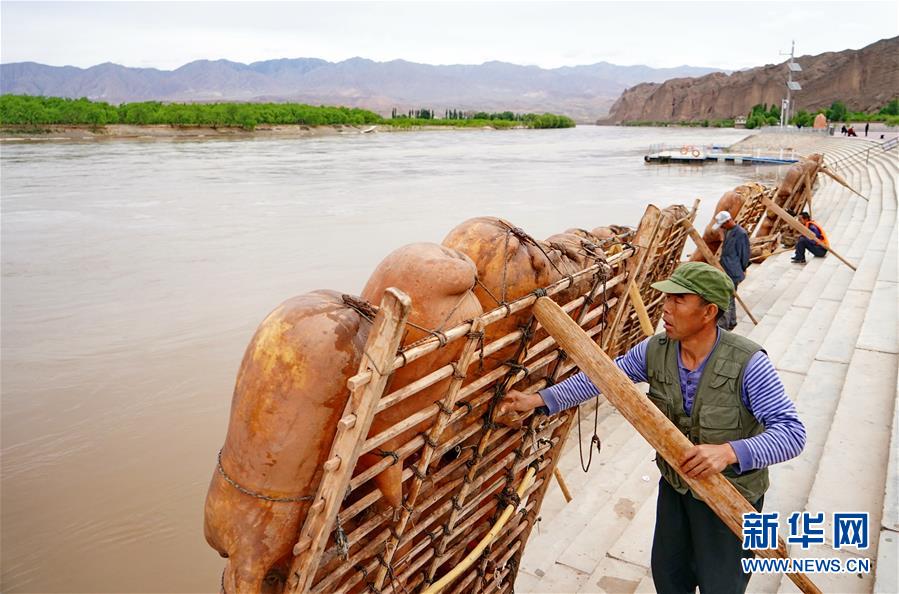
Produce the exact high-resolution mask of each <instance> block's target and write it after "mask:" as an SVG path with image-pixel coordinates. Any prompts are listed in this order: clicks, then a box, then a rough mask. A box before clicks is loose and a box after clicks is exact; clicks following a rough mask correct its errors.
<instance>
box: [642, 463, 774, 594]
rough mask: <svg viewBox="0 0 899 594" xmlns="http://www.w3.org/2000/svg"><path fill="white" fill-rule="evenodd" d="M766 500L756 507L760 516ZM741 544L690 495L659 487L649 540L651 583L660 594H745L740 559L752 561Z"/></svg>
mask: <svg viewBox="0 0 899 594" xmlns="http://www.w3.org/2000/svg"><path fill="white" fill-rule="evenodd" d="M764 499H765V498H764V496H763V497H762V498H761V499H759V501H758V502H757V503H756V504H755V505H754V507H755V508H756V510H758V511H762V504H763V503H764ZM751 556H752V553H751V552H750V551H744V550H742V541H741V540H740V538H738V537H737V536H736V535H735V534H734V533H733V532H731V531H730V530H729V529H728V528H727V526H726V525H725V524H724V522H722V521H721V520H720V519H719V518H718V516H716V515H715V512H713V511H712V509H711V508H710V507H709V506H708V505H706V504H705V503H703V502H702V501H699V500H698V499H696V498H695V497H693V495H691V494H690V492H689V491H688V492H687V493H685V494H684V495H681V494H680V493H678V492H677V491H675V490H674V488H673V487H672V486H671V485H669V484H668V481H666V480H665V479H664V478H663V479H662V480H661V481H660V482H659V499H658V504H657V506H656V529H655V535H654V536H653V539H652V579H653V581H654V582H655V587H656V591H657V592H658V593H659V594H687V593H693V592H695V591H696V587H697V586H699V591H700V592H701V593H703V594H743V592H745V591H746V585H747V584H748V583H749V578H750V577H751V574H748V573H743V566H742V565H741V563H740V558H742V557H747V558H748V557H751Z"/></svg>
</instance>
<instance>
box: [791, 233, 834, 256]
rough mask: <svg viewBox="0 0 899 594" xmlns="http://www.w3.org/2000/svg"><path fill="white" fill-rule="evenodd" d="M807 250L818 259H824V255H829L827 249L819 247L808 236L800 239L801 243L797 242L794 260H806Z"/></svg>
mask: <svg viewBox="0 0 899 594" xmlns="http://www.w3.org/2000/svg"><path fill="white" fill-rule="evenodd" d="M805 250H808V251H810V252H811V253H812V255H813V256H816V257H818V258H823V257H824V254H826V253H827V248H826V247H824V246H823V245H818V244H817V243H815V242H814V241H812V240H811V239H809V238H808V237H806V236H804V235H803V236H802V237H800V238H799V241H797V242H796V255H795V256H794V258H796V259H797V260H805Z"/></svg>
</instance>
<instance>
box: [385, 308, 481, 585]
mask: <svg viewBox="0 0 899 594" xmlns="http://www.w3.org/2000/svg"><path fill="white" fill-rule="evenodd" d="M483 329H484V328H483V325H482V322H481V320H479V319H477V318H476V319H475V320H474V321H473V322H472V323H471V332H470V333H469V338H468V340H467V341H466V343H465V346H463V347H462V353H461V354H460V355H459V360H458V361H457V363H456V365H455V372H454V373H453V381H451V382H450V385H449V387H448V388H447V391H446V395H445V396H444V397H443V402H442V406H441V407H440V412H439V413H438V415H437V420H436V421H435V422H434V424H433V425H432V426H431V430H430V431H428V439H426V440H425V446H424V448H423V451H422V453H421V456H420V458H419V461H418V473H417V474H416V476H415V478H414V479H413V480H412V485H411V486H410V487H409V493H408V494H407V495H406V501H405V504H404V505H403V507H402V509H401V511H400V517H399V520H398V521H397V522H396V525H395V526H394V530H393V531H392V533H391V536H390V540H388V541H387V545H386V561H385V563H384V564H382V565H381V567H380V569H378V575H377V577H375V588H376V589H378V590H380V589H381V587H382V586H383V585H384V580H385V579H386V578H387V568H388V567H390V563H391V562H393V557H394V555H395V554H396V551H397V548H398V547H399V543H400V540H401V539H402V537H403V533H404V532H405V531H406V526H407V525H408V523H409V519H410V518H411V517H412V509H413V508H414V507H415V504H416V503H417V502H418V495H419V494H420V493H421V487H422V484H423V483H424V477H425V476H426V475H427V473H428V468H429V467H430V465H431V460H432V459H433V456H434V452H435V451H436V449H437V444H438V442H439V441H440V438H441V437H442V436H443V431H444V429H446V426H447V425H448V424H449V417H450V415H451V414H452V412H451V411H453V410H454V409H455V406H456V399H457V398H458V396H459V390H461V389H462V382H463V381H465V376H466V374H467V373H468V367H469V365H471V362H472V361H473V360H474V356H475V353H476V352H477V348H478V341H479V340H483V336H484V335H483Z"/></svg>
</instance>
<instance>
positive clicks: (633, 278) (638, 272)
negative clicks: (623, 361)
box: [602, 212, 662, 349]
mask: <svg viewBox="0 0 899 594" xmlns="http://www.w3.org/2000/svg"><path fill="white" fill-rule="evenodd" d="M655 214H656V216H657V217H658V218H657V219H656V222H655V224H654V225H653V227H652V232H651V233H650V234H649V241H648V242H646V245H645V246H639V247H641V248H642V249H643V253H642V254H640V259H639V260H638V261H637V265H636V266H635V267H634V269H633V272H632V273H631V275H630V278H629V279H628V281H627V288H626V289H625V292H624V295H629V294H630V292H631V287H636V286H637V280H638V278H641V277H642V276H643V266H644V265H645V264H646V260H647V259H648V257H649V252H651V251H652V250H654V249H655V247H656V245H655V241H656V236H657V235H658V233H659V228H660V227H661V226H662V214H661V212H656V213H655ZM644 216H645V215H644ZM637 232H638V233H639V229H638V230H637ZM626 309H627V299H624V298H622V299H621V303H619V304H618V307H617V309H616V310H615V318H614V320H613V321H612V325H611V326H610V327H609V333H608V334H607V335H606V336H605V344H603V345H602V346H603V348H605V349H607V348H609V346H610V345H611V344H612V340H613V337H614V336H615V332H616V331H617V330H618V325H619V324H621V319H622V318H623V317H624V311H625V310H626Z"/></svg>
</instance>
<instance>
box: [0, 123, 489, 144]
mask: <svg viewBox="0 0 899 594" xmlns="http://www.w3.org/2000/svg"><path fill="white" fill-rule="evenodd" d="M424 130H428V131H434V130H441V131H446V130H495V128H493V127H490V126H484V127H482V128H471V127H455V126H413V127H410V128H397V127H393V126H385V125H377V126H371V125H364V126H351V125H341V124H336V125H331V126H304V125H279V126H269V125H263V126H257V127H256V129H255V130H244V129H243V128H237V127H221V128H211V127H207V126H169V125H148V126H131V125H124V124H114V125H110V126H102V127H99V128H95V127H92V126H55V125H53V126H3V127H2V129H0V141H3V142H22V141H29V142H30V141H62V140H197V139H219V138H224V139H236V138H248V139H249V138H315V137H321V136H340V135H349V134H362V133H364V132H369V131H371V132H378V133H383V132H421V131H424Z"/></svg>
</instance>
